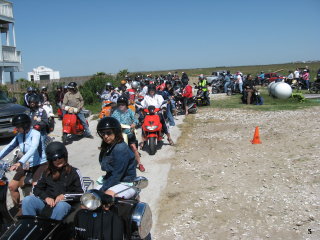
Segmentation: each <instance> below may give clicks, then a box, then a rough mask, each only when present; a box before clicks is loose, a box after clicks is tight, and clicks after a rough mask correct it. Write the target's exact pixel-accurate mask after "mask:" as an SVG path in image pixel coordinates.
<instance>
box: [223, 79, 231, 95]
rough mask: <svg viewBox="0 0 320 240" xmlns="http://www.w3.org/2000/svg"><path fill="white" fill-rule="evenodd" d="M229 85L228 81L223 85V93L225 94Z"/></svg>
mask: <svg viewBox="0 0 320 240" xmlns="http://www.w3.org/2000/svg"><path fill="white" fill-rule="evenodd" d="M230 84H231V82H230V81H228V82H226V83H225V84H224V92H225V93H227V90H228V87H229V85H230Z"/></svg>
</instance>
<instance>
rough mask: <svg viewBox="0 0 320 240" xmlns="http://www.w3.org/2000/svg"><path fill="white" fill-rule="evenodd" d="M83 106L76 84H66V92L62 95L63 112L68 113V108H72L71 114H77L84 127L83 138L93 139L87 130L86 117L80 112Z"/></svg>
mask: <svg viewBox="0 0 320 240" xmlns="http://www.w3.org/2000/svg"><path fill="white" fill-rule="evenodd" d="M83 105H84V101H83V98H82V96H81V94H80V92H79V91H78V89H77V83H75V82H70V83H69V84H68V92H67V93H66V94H65V95H64V98H63V104H62V108H63V109H64V110H65V111H68V110H69V108H73V112H74V113H76V114H77V116H78V118H79V119H80V121H81V123H82V125H83V127H84V130H85V132H84V137H87V138H91V139H92V138H93V136H92V135H91V132H90V130H89V126H88V124H87V121H86V117H85V116H84V112H83V111H82V108H83Z"/></svg>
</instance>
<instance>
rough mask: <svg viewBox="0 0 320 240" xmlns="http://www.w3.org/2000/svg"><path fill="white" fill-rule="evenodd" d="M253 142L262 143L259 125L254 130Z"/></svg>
mask: <svg viewBox="0 0 320 240" xmlns="http://www.w3.org/2000/svg"><path fill="white" fill-rule="evenodd" d="M251 143H252V144H261V143H262V142H261V141H260V135H259V127H256V130H255V131H254V135H253V139H252V140H251Z"/></svg>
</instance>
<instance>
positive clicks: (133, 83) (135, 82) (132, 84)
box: [131, 81, 139, 89]
mask: <svg viewBox="0 0 320 240" xmlns="http://www.w3.org/2000/svg"><path fill="white" fill-rule="evenodd" d="M131 87H132V88H133V89H137V88H138V87H139V82H137V81H133V82H132V83H131Z"/></svg>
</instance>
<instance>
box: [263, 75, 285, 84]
mask: <svg viewBox="0 0 320 240" xmlns="http://www.w3.org/2000/svg"><path fill="white" fill-rule="evenodd" d="M264 79H265V81H264V82H265V83H266V84H269V83H271V82H274V81H282V80H283V79H284V77H283V76H280V75H278V74H277V73H265V74H264Z"/></svg>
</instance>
